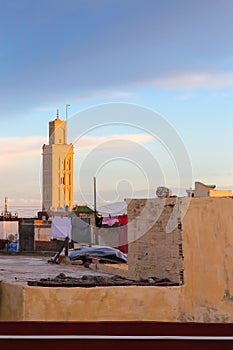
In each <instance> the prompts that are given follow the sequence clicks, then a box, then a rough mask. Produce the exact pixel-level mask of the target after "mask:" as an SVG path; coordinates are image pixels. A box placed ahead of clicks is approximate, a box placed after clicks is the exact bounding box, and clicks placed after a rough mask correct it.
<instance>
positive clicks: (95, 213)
mask: <svg viewBox="0 0 233 350" xmlns="http://www.w3.org/2000/svg"><path fill="white" fill-rule="evenodd" d="M94 212H95V215H96V177H95V176H94Z"/></svg>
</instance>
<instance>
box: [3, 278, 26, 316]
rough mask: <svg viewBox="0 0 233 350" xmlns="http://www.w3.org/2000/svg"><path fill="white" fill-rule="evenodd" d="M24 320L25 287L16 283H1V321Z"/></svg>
mask: <svg viewBox="0 0 233 350" xmlns="http://www.w3.org/2000/svg"><path fill="white" fill-rule="evenodd" d="M23 319H24V299H23V287H22V286H21V285H17V284H15V283H5V282H0V320H3V321H20V320H23Z"/></svg>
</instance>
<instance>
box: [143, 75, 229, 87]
mask: <svg viewBox="0 0 233 350" xmlns="http://www.w3.org/2000/svg"><path fill="white" fill-rule="evenodd" d="M148 83H149V84H151V85H153V86H155V87H159V88H165V89H222V88H227V87H233V72H214V73H209V72H199V73H196V72H187V73H185V72H184V73H183V72H181V73H179V74H176V75H171V76H170V77H167V76H164V77H162V78H154V79H152V80H151V81H149V82H148Z"/></svg>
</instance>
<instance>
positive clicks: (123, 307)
mask: <svg viewBox="0 0 233 350" xmlns="http://www.w3.org/2000/svg"><path fill="white" fill-rule="evenodd" d="M178 288H179V287H174V288H173V290H171V287H168V288H163V287H135V286H129V287H128V286H127V287H95V288H46V287H26V288H25V289H24V303H25V304H24V320H44V321H105V320H106V321H114V320H119V321H124V320H125V321H133V320H158V321H163V320H164V319H167V320H168V321H173V320H174V319H176V318H177V317H178V316H179V304H178V301H179V298H178V294H179V289H178ZM168 309H169V310H170V312H168Z"/></svg>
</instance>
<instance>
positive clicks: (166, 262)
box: [128, 198, 183, 284]
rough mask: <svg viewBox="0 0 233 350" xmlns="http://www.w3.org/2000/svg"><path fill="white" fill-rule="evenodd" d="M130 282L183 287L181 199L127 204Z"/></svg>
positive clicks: (144, 200) (154, 199)
mask: <svg viewBox="0 0 233 350" xmlns="http://www.w3.org/2000/svg"><path fill="white" fill-rule="evenodd" d="M128 220H129V224H128V237H129V252H128V266H129V270H128V271H129V278H133V279H143V278H148V277H158V278H168V279H170V280H171V281H172V282H175V283H180V284H182V283H183V250H182V226H181V220H180V211H179V199H178V198H167V199H158V198H153V199H132V200H130V201H129V202H128Z"/></svg>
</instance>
